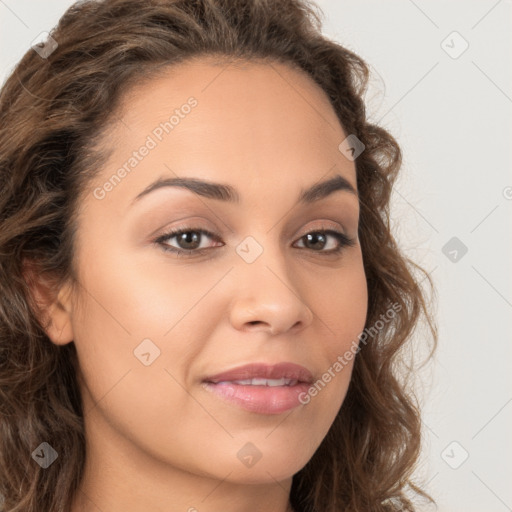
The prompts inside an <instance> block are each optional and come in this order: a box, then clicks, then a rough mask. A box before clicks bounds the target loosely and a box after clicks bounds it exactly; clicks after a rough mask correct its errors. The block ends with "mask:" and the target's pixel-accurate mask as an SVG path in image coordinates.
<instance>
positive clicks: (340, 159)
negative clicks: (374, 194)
mask: <svg viewBox="0 0 512 512" xmlns="http://www.w3.org/2000/svg"><path fill="white" fill-rule="evenodd" d="M172 116H174V117H172ZM348 135H349V134H348V133H344V131H343V129H342V127H341V126H340V123H339V121H338V120H337V117H336V115H335V113H334V110H333V109H332V107H331V105H330V104H329V102H328V99H327V97H326V96H325V94H324V93H323V92H322V90H321V89H320V88H319V87H318V86H317V85H315V84H314V83H313V82H312V81H310V79H309V78H307V77H305V76H304V75H303V74H301V73H300V72H298V71H296V70H293V69H291V68H289V67H287V66H285V65H283V64H279V63H273V64H271V65H270V64H268V63H267V64H262V63H255V62H252V63H244V64H243V65H229V66H227V65H224V66H219V65H213V64H212V63H208V61H205V60H202V61H196V62H193V63H192V62H189V63H186V64H182V65H180V66H178V67H175V68H172V69H169V71H168V73H166V74H165V76H162V77H159V78H157V79H153V80H151V81H150V82H148V83H145V84H144V85H141V86H139V87H138V88H137V89H135V90H133V91H132V92H131V93H130V94H129V95H128V96H127V97H126V98H125V100H124V102H123V108H122V111H121V113H120V114H119V116H118V122H116V126H115V128H113V129H112V131H111V132H110V133H109V134H108V136H107V137H106V138H105V140H104V143H105V145H106V146H107V147H109V148H113V153H112V155H111V156H110V157H109V161H108V164H107V165H106V166H105V167H104V168H103V169H102V170H101V173H100V175H99V177H98V179H97V180H95V182H94V184H93V186H92V187H91V189H90V191H88V193H87V194H86V195H85V196H84V198H83V202H82V203H81V209H80V217H79V224H78V226H79V229H78V233H77V239H76V242H77V244H76V250H77V252H76V268H77V270H78V277H79V283H80V285H81V286H80V287H79V293H80V296H79V297H75V299H80V301H78V300H74V301H72V303H70V308H69V311H70V325H71V327H72V339H73V341H74V343H75V345H76V349H77V352H78V359H79V364H80V369H81V373H82V379H83V382H82V384H81V387H82V389H81V391H82V395H83V400H84V416H85V422H86V429H87V436H88V443H89V448H88V449H89V450H90V452H89V453H90V456H92V457H97V458H100V457H109V460H110V464H114V465H115V464H117V463H119V464H121V460H122V464H124V465H127V464H132V463H133V464H135V461H137V462H138V464H139V467H141V466H140V465H141V464H142V463H143V464H146V466H147V465H148V464H149V465H154V466H155V467H156V466H157V465H158V467H161V468H162V467H172V468H174V469H175V470H176V469H178V470H182V471H186V472H189V473H192V474H195V475H203V476H208V477H214V478H216V479H225V478H227V479H228V480H230V481H232V482H235V481H236V482H246V483H257V482H260V483H263V482H270V481H272V482H274V481H276V480H277V481H282V480H284V479H287V478H289V477H291V476H292V475H293V474H294V473H296V472H297V471H299V470H300V469H301V468H302V467H303V466H304V465H305V464H306V463H307V461H308V460H309V459H310V458H311V457H312V455H313V453H314V452H315V450H316V449H317V448H318V446H319V444H320V443H321V441H322V439H323V438H324V437H325V435H326V433H327V431H328V430H329V428H330V426H331V424H332V422H333V421H334V418H335V416H336V414H337V412H338V411H339V409H340V406H341V404H342V402H343V399H344V397H345V394H346V391H347V388H348V385H349V381H350V376H351V372H352V364H353V361H350V360H349V361H347V364H345V365H344V366H343V369H342V370H339V366H337V368H338V371H336V370H334V371H333V368H334V367H335V363H336V362H337V361H339V358H340V357H343V355H344V354H345V352H346V351H347V350H349V349H350V347H351V345H352V346H353V344H354V341H357V339H358V335H359V334H360V333H361V331H362V330H363V328H364V323H365V319H366V312H367V286H366V278H365V273H364V269H363V259H362V254H361V248H360V245H359V240H358V237H357V235H358V220H359V202H358V196H357V184H356V172H355V164H354V162H353V161H352V159H350V158H347V157H346V155H345V154H343V153H342V152H341V151H340V149H339V145H340V143H342V142H343V141H344V140H345V138H346V137H347V136H348ZM336 176H338V177H340V178H338V182H337V183H338V186H336V187H332V188H330V189H329V190H328V189H327V188H320V189H318V190H316V193H313V194H311V193H310V194H306V196H305V198H304V200H302V201H301V200H300V198H301V194H302V193H303V191H306V190H308V189H311V187H315V186H317V185H319V184H320V183H322V182H325V181H327V180H331V179H332V178H334V177H336ZM178 177H179V178H182V179H194V180H202V181H204V182H207V183H209V184H213V183H215V184H222V185H223V187H229V190H230V191H231V196H236V197H237V200H234V199H233V197H231V198H230V199H229V198H228V194H227V193H226V190H225V189H222V190H221V191H217V192H215V193H213V192H212V191H214V190H217V189H214V188H213V187H212V186H211V185H210V186H208V187H207V186H206V185H201V186H197V188H196V189H194V190H190V189H189V188H186V187H184V186H181V187H180V186H172V185H168V186H161V187H158V188H154V189H153V190H152V191H149V192H148V187H150V186H151V185H152V184H153V183H154V182H155V181H156V180H173V179H176V178H178ZM347 183H348V185H347ZM349 186H351V187H352V188H353V189H354V190H355V193H354V191H351V190H349ZM145 191H146V192H147V193H144V192H145ZM221 192H222V193H221ZM171 230H183V231H185V232H186V233H185V234H182V235H181V236H174V237H173V236H169V237H167V238H165V237H164V235H166V234H167V233H168V232H169V231H171ZM200 230H206V231H208V232H209V233H211V234H212V235H211V236H210V235H206V234H204V233H201V232H200ZM318 231H321V232H322V233H320V234H317V235H315V234H314V233H315V232H318ZM336 232H338V233H341V234H342V235H344V236H345V237H348V238H350V239H354V240H355V244H354V245H353V246H350V245H347V246H343V245H342V242H340V241H339V240H338V238H337V237H336V235H335V233H336ZM333 233H334V234H333ZM308 234H310V236H309V237H308V236H307V235H308ZM157 240H158V242H157ZM338 248H341V250H340V251H338V252H334V251H335V250H336V249H338ZM180 249H181V250H184V251H187V252H183V253H178V252H176V251H178V250H180ZM54 341H56V342H61V343H64V340H62V339H60V340H57V339H54ZM65 341H66V342H69V341H70V340H69V339H68V340H65ZM253 363H257V364H260V365H263V366H262V367H260V368H259V370H260V373H251V372H250V370H251V368H249V373H247V372H245V373H244V372H242V373H238V374H232V375H228V376H223V377H219V378H218V379H211V377H212V376H215V375H218V374H221V373H224V372H227V371H230V370H233V369H236V368H238V367H241V366H244V365H248V364H253ZM281 363H292V364H294V365H300V366H302V367H304V368H305V369H306V370H307V371H308V372H309V373H310V376H309V378H310V380H311V379H312V380H313V382H315V381H317V380H318V379H320V380H322V376H323V375H324V373H325V372H329V370H330V379H328V378H327V377H325V379H324V380H323V381H322V382H323V385H321V386H319V385H318V384H317V392H316V394H314V396H313V395H310V394H308V393H306V392H305V390H306V391H307V389H308V388H309V385H310V384H308V383H307V382H306V383H304V382H303V383H302V385H301V384H300V382H299V383H297V384H296V385H294V382H293V380H302V381H307V380H308V375H307V373H304V372H303V373H302V374H300V373H295V370H296V368H295V367H286V366H281V367H277V370H275V371H276V372H277V373H272V368H271V369H270V370H268V369H265V366H270V367H272V366H274V365H278V364H279V365H281ZM290 368H291V370H290ZM254 369H255V368H254V367H253V368H252V370H254ZM267 371H268V372H269V373H265V372H267ZM287 371H291V373H287ZM283 372H284V373H283ZM254 376H255V377H259V378H265V376H266V377H271V378H274V379H276V380H272V381H270V382H268V381H252V380H251V381H250V382H249V383H245V384H244V383H242V384H240V383H239V384H236V383H233V381H234V380H246V379H250V378H252V377H254ZM280 377H283V378H284V379H285V380H284V381H282V380H281V381H279V380H278V379H279V378H280ZM290 379H291V380H292V382H290ZM206 380H212V381H215V380H216V381H217V383H216V384H214V383H210V384H206V382H205V381H206ZM218 381H225V382H224V383H218ZM262 383H266V384H273V386H266V387H265V388H263V387H260V386H261V384H262ZM290 384H291V385H290ZM121 454H122V455H121ZM147 467H149V466H147Z"/></svg>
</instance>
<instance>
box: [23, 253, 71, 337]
mask: <svg viewBox="0 0 512 512" xmlns="http://www.w3.org/2000/svg"><path fill="white" fill-rule="evenodd" d="M23 277H24V278H25V281H26V283H27V285H28V287H29V290H30V293H31V299H32V302H33V306H34V307H35V308H36V310H35V311H34V313H35V314H36V316H37V318H38V320H39V323H40V324H41V326H42V327H43V329H44V331H45V332H46V334H47V336H48V337H49V338H50V340H51V341H52V342H53V343H55V344H56V345H66V344H67V343H70V342H71V341H73V338H74V334H73V326H72V323H71V311H72V309H71V300H70V297H71V294H70V293H69V291H70V290H69V287H68V285H67V284H66V285H64V286H63V287H61V288H60V289H59V290H58V292H57V293H56V291H55V287H54V286H52V281H51V280H49V279H48V278H46V277H44V276H43V275H42V274H41V273H40V272H38V270H37V266H36V265H35V264H34V263H32V262H30V263H29V262H27V261H25V262H24V263H23Z"/></svg>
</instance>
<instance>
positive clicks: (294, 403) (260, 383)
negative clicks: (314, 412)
mask: <svg viewBox="0 0 512 512" xmlns="http://www.w3.org/2000/svg"><path fill="white" fill-rule="evenodd" d="M312 382H313V375H312V374H311V372H310V371H309V370H308V369H307V368H305V367H304V366H300V365H297V364H294V363H279V364H276V365H266V364H260V363H253V364H249V365H245V366H241V367H238V368H235V369H233V370H228V371H226V372H222V373H219V374H217V375H213V376H210V377H206V378H205V379H204V380H203V382H202V384H203V387H204V389H206V390H207V391H210V392H212V393H213V394H214V396H216V397H217V398H220V399H221V400H223V401H225V402H228V403H230V404H232V405H234V406H236V407H241V408H242V409H245V410H247V411H250V412H255V413H259V414H281V413H283V412H285V411H288V410H290V409H293V408H295V407H298V406H299V405H304V404H303V403H302V402H301V400H300V397H301V395H302V393H306V392H307V390H308V388H309V386H310V385H311V383H312Z"/></svg>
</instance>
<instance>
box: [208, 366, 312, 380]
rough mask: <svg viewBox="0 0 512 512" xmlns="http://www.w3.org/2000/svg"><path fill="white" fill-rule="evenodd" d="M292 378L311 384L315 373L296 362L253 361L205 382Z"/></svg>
mask: <svg viewBox="0 0 512 512" xmlns="http://www.w3.org/2000/svg"><path fill="white" fill-rule="evenodd" d="M254 378H263V379H283V378H284V379H291V380H297V381H299V382H306V383H308V384H311V383H312V382H313V375H312V374H311V372H310V371H309V370H308V369H307V368H305V367H304V366H301V365H299V364H295V363H288V362H284V363H278V364H274V365H268V364H264V363H251V364H246V365H244V366H239V367H237V368H233V369H232V370H227V371H225V372H222V373H217V374H216V375H212V376H210V377H206V378H205V379H204V381H205V382H212V383H217V382H222V381H234V380H244V379H254Z"/></svg>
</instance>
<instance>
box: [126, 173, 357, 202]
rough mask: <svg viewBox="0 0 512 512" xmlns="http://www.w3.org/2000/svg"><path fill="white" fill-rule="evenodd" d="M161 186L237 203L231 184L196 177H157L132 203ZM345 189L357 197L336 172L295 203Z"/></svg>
mask: <svg viewBox="0 0 512 512" xmlns="http://www.w3.org/2000/svg"><path fill="white" fill-rule="evenodd" d="M163 187H181V188H185V189H187V190H190V191H191V192H194V193H196V194H198V195H200V196H202V197H206V198H207V199H215V200H218V201H225V202H231V203H239V202H240V195H239V194H238V192H237V190H236V189H235V188H233V187H232V186H231V185H227V184H224V183H214V182H211V181H205V180H201V179H198V178H163V177H162V178H159V179H157V180H156V181H154V182H153V183H151V184H150V185H148V186H147V187H146V188H145V189H144V190H143V191H142V192H140V193H139V194H138V195H137V196H136V197H135V198H134V200H133V202H132V203H135V202H136V201H139V200H140V199H141V198H142V197H144V196H147V195H148V194H149V193H151V192H153V191H154V190H157V189H160V188H163ZM337 191H346V192H350V193H351V194H354V195H355V196H356V197H358V194H357V191H356V189H355V188H354V187H353V186H352V184H351V183H350V182H349V181H348V180H347V179H346V178H344V177H343V176H341V175H339V174H337V175H335V176H333V177H331V178H329V179H327V180H325V181H322V182H320V183H315V184H314V185H312V186H311V187H309V188H307V189H302V190H301V192H300V194H299V199H298V201H297V203H301V204H309V203H313V202H315V201H318V200H320V199H324V198H326V197H328V196H330V195H331V194H333V193H334V192H337Z"/></svg>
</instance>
